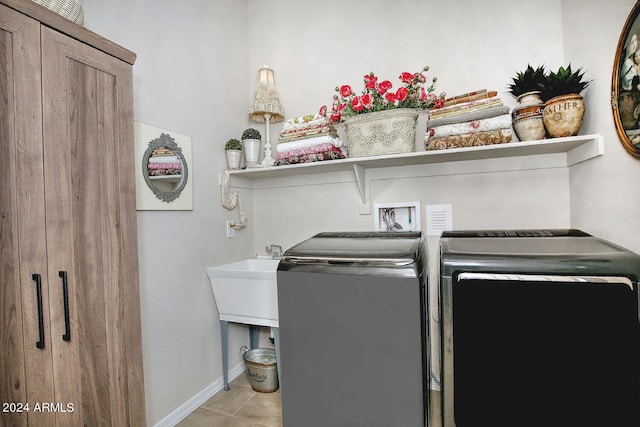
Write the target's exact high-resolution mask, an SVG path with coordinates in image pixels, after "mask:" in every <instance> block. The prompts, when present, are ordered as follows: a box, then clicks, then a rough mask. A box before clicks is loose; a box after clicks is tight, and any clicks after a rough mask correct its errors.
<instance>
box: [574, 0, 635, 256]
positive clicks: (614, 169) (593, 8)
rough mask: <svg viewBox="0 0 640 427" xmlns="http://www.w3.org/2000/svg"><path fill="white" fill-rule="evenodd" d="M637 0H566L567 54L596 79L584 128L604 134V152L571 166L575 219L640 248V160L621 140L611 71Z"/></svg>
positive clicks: (578, 224) (579, 225)
mask: <svg viewBox="0 0 640 427" xmlns="http://www.w3.org/2000/svg"><path fill="white" fill-rule="evenodd" d="M634 4H635V2H634V1H633V0H616V1H612V2H597V1H592V2H589V7H585V6H584V2H581V1H579V0H565V1H564V2H563V10H564V11H565V12H566V13H565V14H564V33H565V36H564V37H565V40H566V43H565V50H566V55H567V59H572V60H573V61H574V62H575V63H576V64H584V66H585V69H588V70H589V75H590V77H591V78H593V79H594V82H593V83H592V87H590V88H589V89H587V91H588V92H587V93H588V95H587V96H588V97H589V98H588V102H589V105H588V107H589V110H587V117H585V124H584V126H585V132H586V133H589V132H597V133H600V134H601V135H602V136H603V137H604V142H605V155H604V156H602V157H601V158H598V159H596V160H594V161H590V162H585V163H584V164H580V165H576V166H575V167H573V168H572V169H571V223H572V225H573V226H574V227H576V228H582V229H584V230H587V231H589V232H590V233H592V234H595V235H597V236H600V237H603V238H605V239H609V240H611V241H614V242H616V243H618V244H619V245H622V246H625V247H627V248H629V249H631V250H633V251H634V252H637V253H640V238H638V236H639V235H640V215H639V214H638V206H640V192H639V191H637V189H636V188H635V184H636V183H637V182H640V161H638V160H635V159H634V158H633V157H631V156H630V155H629V154H627V152H626V151H625V150H624V148H623V146H622V144H621V143H620V142H619V139H618V136H617V134H616V131H615V127H614V123H613V115H612V112H611V103H610V99H611V75H612V73H613V66H614V55H615V52H616V47H617V45H618V39H619V37H620V33H621V31H622V28H623V26H624V24H625V21H626V19H627V16H628V14H629V13H630V12H631V8H632V7H633V5H634Z"/></svg>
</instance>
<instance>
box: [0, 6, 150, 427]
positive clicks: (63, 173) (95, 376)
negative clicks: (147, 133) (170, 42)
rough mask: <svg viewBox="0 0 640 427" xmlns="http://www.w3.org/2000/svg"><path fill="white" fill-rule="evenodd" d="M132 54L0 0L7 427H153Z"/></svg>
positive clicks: (1, 328) (0, 395) (0, 325)
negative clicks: (147, 388) (141, 280)
mask: <svg viewBox="0 0 640 427" xmlns="http://www.w3.org/2000/svg"><path fill="white" fill-rule="evenodd" d="M134 61H135V54H133V53H131V52H129V51H127V50H126V49H124V48H121V47H119V46H117V45H115V44H113V43H111V42H109V41H107V40H105V39H103V38H101V37H99V36H97V35H96V34H94V33H91V32H90V31H88V30H86V29H84V28H82V27H81V26H78V25H76V24H73V23H72V22H71V21H67V20H66V19H64V18H62V17H60V16H58V15H56V14H55V13H53V12H50V11H49V10H48V9H46V8H44V7H41V6H39V5H37V4H35V3H33V2H31V1H30V0H0V155H1V157H0V158H2V162H1V163H0V405H2V407H0V425H1V426H11V427H15V426H27V425H29V426H47V427H50V426H54V425H57V426H65V427H66V426H118V427H120V426H141V425H145V423H146V422H145V419H146V417H145V407H144V387H143V372H142V342H141V325H140V295H139V289H138V261H137V232H136V208H135V179H134V166H135V165H134V163H135V160H134V145H133V93H132V64H133V62H134Z"/></svg>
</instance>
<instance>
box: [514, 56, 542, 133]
mask: <svg viewBox="0 0 640 427" xmlns="http://www.w3.org/2000/svg"><path fill="white" fill-rule="evenodd" d="M545 73H546V70H545V68H544V65H541V66H539V67H536V68H533V67H532V66H531V65H530V64H527V68H526V69H525V70H524V71H519V72H516V76H515V77H514V78H513V79H512V80H513V83H511V84H510V85H508V86H507V88H508V89H509V93H511V95H513V96H514V97H516V98H517V99H518V106H517V107H515V108H514V109H513V111H512V112H511V122H512V125H513V129H514V130H515V132H516V135H518V139H519V140H520V141H533V140H539V139H543V138H544V137H545V135H546V130H545V127H544V123H543V121H542V110H543V109H544V103H543V102H542V99H541V98H540V94H541V93H542V92H541V90H542V85H543V83H544V81H545Z"/></svg>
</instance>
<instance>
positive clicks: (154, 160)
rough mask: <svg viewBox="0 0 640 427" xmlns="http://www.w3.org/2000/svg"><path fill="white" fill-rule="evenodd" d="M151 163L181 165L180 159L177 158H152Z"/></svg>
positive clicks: (150, 158)
mask: <svg viewBox="0 0 640 427" xmlns="http://www.w3.org/2000/svg"><path fill="white" fill-rule="evenodd" d="M149 163H177V164H180V163H181V162H180V159H178V157H177V156H152V157H149Z"/></svg>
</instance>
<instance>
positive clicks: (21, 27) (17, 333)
mask: <svg viewBox="0 0 640 427" xmlns="http://www.w3.org/2000/svg"><path fill="white" fill-rule="evenodd" d="M40 77H41V76H40V24H39V23H38V22H36V21H34V20H33V19H30V18H27V17H25V16H23V15H22V14H20V13H17V12H15V11H14V10H12V9H9V8H7V7H5V6H3V5H0V153H2V160H3V161H2V166H1V167H0V183H1V185H0V404H2V405H3V406H2V408H0V410H1V411H2V412H0V425H1V426H11V427H13V426H23V425H27V422H28V423H29V425H32V426H36V425H41V426H50V425H51V415H50V414H45V413H37V412H34V411H30V412H25V411H26V410H27V409H28V408H27V407H25V406H23V405H25V404H29V405H33V404H34V403H39V402H49V401H51V399H53V380H52V377H53V374H52V362H51V341H50V339H49V338H50V334H49V313H48V287H47V284H48V280H47V264H46V260H47V257H46V237H45V210H44V181H43V172H42V108H41V107H42V105H41V91H40ZM34 278H35V280H34ZM37 284H39V286H40V291H41V292H38V288H37ZM38 293H39V294H40V298H38ZM38 306H40V308H41V311H40V313H38ZM40 319H41V321H40ZM5 405H6V406H5ZM5 411H6V412H5ZM20 411H22V412H20Z"/></svg>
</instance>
